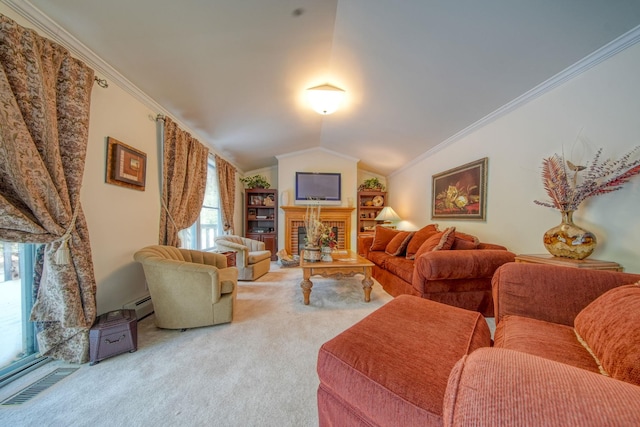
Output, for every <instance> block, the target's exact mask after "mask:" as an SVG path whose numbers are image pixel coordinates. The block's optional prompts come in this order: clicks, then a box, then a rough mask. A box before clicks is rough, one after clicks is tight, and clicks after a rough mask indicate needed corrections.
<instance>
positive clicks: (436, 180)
mask: <svg viewBox="0 0 640 427" xmlns="http://www.w3.org/2000/svg"><path fill="white" fill-rule="evenodd" d="M487 164H488V158H487V157H485V158H483V159H480V160H476V161H474V162H470V163H467V164H464V165H462V166H458V167H455V168H453V169H449V170H447V171H444V172H441V173H439V174H436V175H433V177H432V186H431V194H432V197H433V199H432V203H431V218H457V219H480V220H485V219H486V203H487Z"/></svg>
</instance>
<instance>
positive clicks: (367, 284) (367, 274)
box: [362, 267, 373, 302]
mask: <svg viewBox="0 0 640 427" xmlns="http://www.w3.org/2000/svg"><path fill="white" fill-rule="evenodd" d="M371 286H373V280H371V267H365V268H364V279H362V289H364V302H369V301H371Z"/></svg>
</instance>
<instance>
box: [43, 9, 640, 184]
mask: <svg viewBox="0 0 640 427" xmlns="http://www.w3.org/2000/svg"><path fill="white" fill-rule="evenodd" d="M31 3H32V4H33V5H35V6H36V8H38V9H40V10H41V11H42V12H44V13H45V14H46V15H47V16H48V17H50V18H51V19H52V20H53V21H55V22H56V23H57V24H58V25H60V26H61V27H62V28H63V29H64V30H66V31H67V32H68V33H69V34H71V35H72V36H74V37H75V38H77V39H78V40H80V42H81V43H83V44H84V45H85V46H87V47H88V48H89V49H90V50H92V51H93V52H94V53H95V54H96V55H98V56H99V57H101V58H102V59H103V60H104V61H106V62H107V63H108V64H110V65H111V66H112V67H113V69H115V70H116V71H117V72H118V73H120V74H121V75H122V76H124V77H125V78H126V79H128V80H129V81H130V82H131V83H133V85H135V86H137V87H138V88H139V89H140V90H142V91H143V92H144V93H146V94H147V95H148V96H149V97H150V98H152V99H153V100H154V101H156V102H157V103H158V104H160V105H162V106H163V107H164V108H165V109H166V110H167V111H168V112H169V113H170V114H172V115H173V116H174V117H175V118H176V119H177V120H178V121H180V122H182V123H184V124H186V125H187V126H188V128H189V129H192V130H193V131H194V132H196V133H197V135H198V136H199V137H200V139H201V140H203V141H202V142H204V143H207V144H209V145H210V146H211V147H213V148H214V149H215V150H216V151H217V152H219V153H221V154H223V155H224V156H225V157H227V158H228V159H229V160H231V161H232V162H234V163H235V164H236V165H238V167H239V168H240V169H241V170H243V171H250V170H254V169H259V168H262V167H268V166H272V165H275V164H277V160H276V158H275V156H277V155H281V154H286V153H289V152H294V151H298V150H303V149H308V148H313V147H324V148H327V149H330V150H334V151H337V152H340V153H343V154H345V155H348V156H352V157H355V158H358V159H360V161H361V163H360V167H361V168H363V169H367V170H369V171H372V172H376V173H379V174H382V175H387V174H389V173H391V172H393V171H395V170H397V169H398V168H401V167H402V166H403V165H405V164H407V163H408V162H410V161H411V160H412V159H415V158H416V157H418V156H420V155H423V153H425V152H427V151H429V150H430V149H433V148H434V147H436V146H438V144H441V143H442V142H443V141H446V140H448V139H450V138H451V137H452V136H454V135H456V134H458V133H459V132H460V131H462V130H464V129H465V128H467V127H468V126H470V125H472V124H473V123H475V122H477V121H478V120H480V119H482V118H483V117H485V116H487V115H489V114H490V113H492V112H493V111H495V110H497V109H499V108H500V107H501V106H503V105H505V104H507V103H509V102H510V101H512V100H514V99H515V98H517V97H519V96H521V95H522V94H524V93H525V92H527V91H529V90H530V89H532V88H534V87H536V86H538V85H540V84H541V83H543V82H544V81H546V80H547V79H549V78H551V77H552V76H554V75H556V74H557V73H559V72H561V71H562V70H564V69H566V68H567V67H569V66H571V65H572V64H574V63H576V62H577V61H579V60H581V59H582V58H584V57H586V56H587V55H589V54H591V53H592V52H594V51H596V50H597V49H599V48H601V47H603V46H604V45H606V44H607V43H609V42H611V41H612V40H614V39H616V38H617V37H619V36H621V35H622V34H624V33H626V32H628V31H629V30H631V29H633V28H635V27H636V26H637V25H639V24H640V1H638V0H518V1H514V0H482V1H478V0H448V1H445V0H399V1H391V0H184V1H176V0H109V1H99V0H83V1H79V0H31ZM327 82H329V83H331V84H333V85H335V86H338V87H341V88H343V89H344V90H346V91H347V99H346V101H345V104H344V105H343V106H342V108H340V109H339V110H338V111H337V112H336V113H334V114H332V115H329V116H321V115H319V114H317V113H315V112H314V111H313V110H311V109H310V108H309V107H308V106H307V105H306V103H305V98H304V89H306V88H309V87H312V86H316V85H319V84H324V83H327ZM514 144H517V141H514Z"/></svg>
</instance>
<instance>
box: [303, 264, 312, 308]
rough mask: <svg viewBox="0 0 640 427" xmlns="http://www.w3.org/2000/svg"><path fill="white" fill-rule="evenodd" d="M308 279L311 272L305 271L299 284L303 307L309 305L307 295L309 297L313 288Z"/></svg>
mask: <svg viewBox="0 0 640 427" xmlns="http://www.w3.org/2000/svg"><path fill="white" fill-rule="evenodd" d="M310 278H311V271H310V270H307V269H305V270H304V272H303V278H302V282H300V287H301V288H302V296H303V297H304V305H309V295H311V288H312V287H313V282H311V280H310Z"/></svg>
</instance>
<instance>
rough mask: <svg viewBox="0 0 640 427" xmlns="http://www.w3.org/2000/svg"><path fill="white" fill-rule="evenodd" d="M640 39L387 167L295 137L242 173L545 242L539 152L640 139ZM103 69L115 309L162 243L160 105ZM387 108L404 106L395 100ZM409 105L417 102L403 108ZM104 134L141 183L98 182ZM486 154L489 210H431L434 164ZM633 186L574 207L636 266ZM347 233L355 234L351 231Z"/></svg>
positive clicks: (99, 134) (94, 210)
mask: <svg viewBox="0 0 640 427" xmlns="http://www.w3.org/2000/svg"><path fill="white" fill-rule="evenodd" d="M0 13H2V14H4V15H6V16H9V17H10V18H12V19H14V20H16V21H17V22H18V23H19V24H20V25H23V26H26V27H34V26H35V24H33V23H32V22H31V21H30V20H28V19H26V18H25V17H24V16H21V15H20V14H18V13H17V12H16V11H15V10H14V9H13V8H11V7H9V6H8V5H7V4H5V3H2V4H0ZM41 34H42V33H41ZM42 35H45V34H42ZM638 39H640V35H639V32H638V31H637V28H636V29H635V32H633V33H632V34H631V35H629V36H628V39H625V40H622V41H621V42H620V44H619V45H615V46H609V47H608V48H607V49H606V50H605V51H602V52H600V53H599V55H595V56H592V57H588V58H585V59H584V60H582V61H578V62H577V63H576V64H575V66H573V67H570V69H568V70H566V71H565V72H564V73H561V74H560V75H558V76H555V77H556V78H555V79H554V78H550V79H549V80H547V81H545V82H542V81H540V82H532V85H531V88H532V89H534V88H535V89H536V90H532V92H530V93H526V94H523V97H522V98H521V99H515V100H513V102H512V103H509V104H507V105H506V106H505V107H502V106H500V105H496V106H495V111H494V113H492V114H491V115H489V116H486V117H485V118H483V119H482V120H479V121H476V122H474V123H469V126H468V127H467V128H465V129H463V130H461V131H460V132H459V133H458V134H455V135H447V137H446V138H443V140H441V141H438V144H437V146H436V147H435V148H432V149H429V150H424V151H422V152H421V153H422V154H420V155H419V156H417V157H415V158H412V159H409V161H408V162H406V163H405V164H403V165H402V166H401V167H399V168H397V169H395V170H393V171H392V172H390V173H388V174H381V173H377V172H371V171H369V170H367V169H364V168H360V167H359V165H358V161H357V159H356V158H355V157H351V156H345V155H343V154H342V153H340V152H338V151H337V150H334V149H333V146H332V147H331V148H324V147H308V146H301V147H299V148H298V149H296V150H291V151H288V152H284V153H281V155H280V157H279V158H278V159H277V163H274V164H273V165H270V166H267V167H260V168H257V169H251V170H243V171H242V175H245V176H249V175H253V174H263V175H265V176H266V177H267V178H268V180H269V181H270V183H271V184H272V187H274V188H277V189H278V190H280V191H288V192H292V191H293V188H294V184H293V182H294V181H293V180H294V172H295V171H297V170H300V169H303V168H304V169H305V170H308V171H318V172H341V173H342V174H343V179H344V181H343V204H344V205H345V206H346V205H347V199H348V198H349V197H352V198H355V195H356V192H357V186H358V185H359V184H360V183H361V182H362V181H363V180H364V179H366V178H368V177H371V176H376V177H379V178H380V179H381V180H383V182H384V183H385V184H386V187H387V190H388V198H389V205H390V206H392V207H393V208H394V209H395V210H396V212H397V213H398V215H399V216H400V217H401V218H402V222H401V223H399V224H398V228H401V229H407V230H416V229H419V228H420V227H422V226H424V225H426V224H428V223H431V222H438V223H439V225H440V226H441V228H444V227H448V226H456V227H457V228H459V229H460V230H461V231H464V232H467V233H470V234H474V235H476V236H478V237H479V238H480V239H481V240H482V241H487V242H495V243H498V244H502V245H504V246H506V247H507V248H509V250H511V251H513V252H515V253H544V251H545V250H544V246H543V244H542V235H543V233H544V232H545V231H546V230H547V229H549V228H550V227H552V226H555V225H557V224H558V223H559V221H560V215H559V213H558V212H557V211H556V210H553V209H548V208H544V207H541V206H537V205H535V204H534V202H533V201H534V200H536V199H544V198H545V197H546V196H545V191H544V187H543V184H542V180H541V176H540V172H541V165H542V160H543V158H546V157H549V156H551V155H553V154H554V153H565V154H566V155H567V156H568V157H571V155H573V154H576V156H577V157H578V158H577V161H580V160H581V161H589V160H590V159H591V156H592V155H593V153H594V152H595V150H596V149H597V148H599V147H603V148H604V150H603V156H605V157H609V156H610V157H612V158H618V157H619V156H621V155H623V154H625V153H627V152H628V151H629V150H630V149H631V148H633V147H634V146H636V145H639V144H640V121H639V120H638V112H640V108H639V102H638V100H639V99H640V84H638V83H639V82H638V74H637V70H638V69H640V45H638V44H637V40H638ZM630 40H632V42H631V41H630ZM625 43H626V44H625ZM109 80H110V82H109V88H108V89H107V90H104V89H101V88H99V87H94V89H93V91H92V97H91V125H90V129H89V146H88V151H87V160H86V165H87V166H86V169H85V174H84V180H83V187H82V204H83V210H84V213H85V215H86V218H87V222H88V226H89V230H90V237H91V249H92V255H93V261H94V271H95V278H96V283H97V294H96V300H97V304H98V310H97V311H98V313H104V312H107V311H110V310H115V309H119V308H121V307H122V305H123V304H124V303H126V302H128V301H131V300H134V299H135V298H138V297H140V296H141V295H143V294H145V293H146V292H147V291H146V289H145V278H144V274H143V271H142V268H141V267H140V266H139V265H138V264H137V263H135V262H134V261H133V258H132V255H133V253H134V252H135V251H137V250H138V249H140V248H142V247H144V246H147V245H151V244H156V243H157V238H158V229H159V217H160V202H159V197H158V194H159V191H160V190H159V182H158V181H159V180H158V179H156V177H158V176H159V170H158V163H159V162H158V159H159V154H158V148H157V135H156V132H157V128H156V123H155V121H154V120H151V119H150V117H151V118H153V117H155V116H156V115H157V114H158V113H159V110H158V109H157V108H155V106H156V104H155V102H154V101H153V100H152V99H150V98H148V97H147V102H144V101H143V99H144V98H145V96H146V95H145V94H144V92H142V91H141V90H140V89H138V88H132V87H125V86H122V85H121V84H120V83H118V82H117V81H113V80H112V79H109ZM134 94H135V95H134ZM163 107H164V108H167V109H169V108H170V106H163ZM501 107H502V108H501ZM352 108H357V105H353V106H352ZM394 108H398V109H401V108H402V106H401V105H399V106H395V107H394ZM340 114H341V112H340V110H339V111H338V112H336V113H334V115H332V116H327V117H325V118H322V120H323V121H324V123H326V126H327V127H331V125H332V120H335V121H340V120H348V117H345V116H342V117H341V116H340ZM406 114H412V115H413V114H416V112H415V111H407V112H406ZM318 120H320V119H318ZM194 133H195V132H194ZM107 136H111V137H115V138H117V139H119V140H121V141H124V142H126V143H128V144H130V145H133V146H135V147H136V148H137V149H139V150H141V151H143V152H145V153H146V154H147V166H148V169H147V182H146V189H145V191H144V192H138V191H129V190H125V189H122V188H119V187H116V186H111V185H107V184H105V182H104V176H105V155H106V154H105V138H106V137H107ZM390 139H392V138H390ZM203 140H204V138H203ZM577 141H586V142H587V144H586V147H587V150H586V151H585V154H584V156H583V157H582V158H580V155H581V154H582V151H581V150H582V148H581V147H582V145H581V143H580V142H577ZM379 155H380V156H381V157H384V156H389V157H393V155H394V149H393V141H392V140H390V141H389V152H387V153H380V154H379ZM484 157H487V158H488V179H487V181H488V182H487V185H488V190H487V215H486V220H485V221H459V220H455V221H454V220H441V221H432V220H431V217H430V212H431V200H432V193H431V192H432V187H431V181H432V176H433V175H434V174H437V173H439V172H442V171H445V170H448V169H451V168H455V167H457V166H460V165H462V164H465V163H468V162H471V161H474V160H477V159H481V158H484ZM639 190H640V180H638V179H634V180H631V182H629V183H628V184H626V185H625V186H624V188H622V189H621V190H620V191H617V192H614V193H611V194H606V195H603V196H600V197H595V198H592V199H590V200H589V201H588V202H587V203H585V204H583V205H582V206H581V208H580V209H579V210H578V211H577V212H576V214H575V217H574V219H575V221H576V222H577V223H579V224H580V225H582V226H584V227H585V228H587V229H589V230H591V231H592V232H594V233H595V234H596V236H597V237H598V247H597V249H596V251H595V252H594V254H593V256H592V257H593V258H595V259H602V260H610V261H615V262H618V263H619V264H621V265H622V266H623V267H624V269H625V271H626V272H631V273H640V257H638V248H637V243H636V242H638V241H640V226H638V224H637V220H636V219H635V214H636V212H637V210H638V207H640V191H639ZM242 211H243V190H242V187H241V186H240V185H238V187H237V194H236V209H235V215H234V220H235V223H236V224H242V222H243V220H242ZM354 216H355V213H354ZM280 220H282V216H281V217H280ZM238 231H239V232H241V231H242V230H238ZM279 232H280V235H279V241H281V242H282V241H284V234H283V233H284V230H283V227H279ZM351 245H352V247H355V246H356V241H355V236H354V235H352V236H351Z"/></svg>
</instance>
